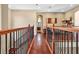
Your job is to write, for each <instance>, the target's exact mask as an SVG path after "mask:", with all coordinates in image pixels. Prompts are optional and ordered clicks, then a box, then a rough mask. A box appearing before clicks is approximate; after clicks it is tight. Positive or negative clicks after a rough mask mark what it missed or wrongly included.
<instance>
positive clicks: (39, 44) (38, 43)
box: [30, 33, 50, 54]
mask: <svg viewBox="0 0 79 59" xmlns="http://www.w3.org/2000/svg"><path fill="white" fill-rule="evenodd" d="M45 40H46V39H45V38H44V36H43V34H41V33H37V35H36V37H35V39H34V43H33V46H32V48H31V50H30V54H50V51H49V49H48V47H47V45H46V42H45Z"/></svg>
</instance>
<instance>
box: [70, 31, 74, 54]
mask: <svg viewBox="0 0 79 59" xmlns="http://www.w3.org/2000/svg"><path fill="white" fill-rule="evenodd" d="M73 42H74V41H73V33H72V32H71V54H73Z"/></svg>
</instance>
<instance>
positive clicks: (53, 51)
mask: <svg viewBox="0 0 79 59" xmlns="http://www.w3.org/2000/svg"><path fill="white" fill-rule="evenodd" d="M53 27H54V24H53ZM54 37H55V34H54V28H52V53H53V54H55V40H54Z"/></svg>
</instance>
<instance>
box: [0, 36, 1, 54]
mask: <svg viewBox="0 0 79 59" xmlns="http://www.w3.org/2000/svg"><path fill="white" fill-rule="evenodd" d="M0 54H1V35H0Z"/></svg>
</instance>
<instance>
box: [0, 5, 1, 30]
mask: <svg viewBox="0 0 79 59" xmlns="http://www.w3.org/2000/svg"><path fill="white" fill-rule="evenodd" d="M0 30H1V5H0Z"/></svg>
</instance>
